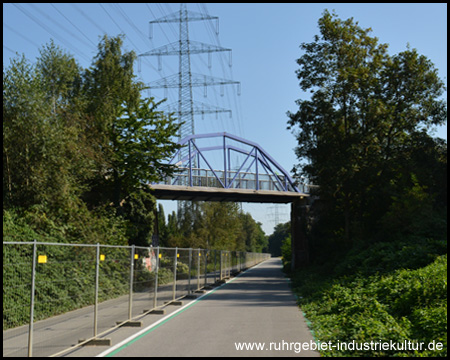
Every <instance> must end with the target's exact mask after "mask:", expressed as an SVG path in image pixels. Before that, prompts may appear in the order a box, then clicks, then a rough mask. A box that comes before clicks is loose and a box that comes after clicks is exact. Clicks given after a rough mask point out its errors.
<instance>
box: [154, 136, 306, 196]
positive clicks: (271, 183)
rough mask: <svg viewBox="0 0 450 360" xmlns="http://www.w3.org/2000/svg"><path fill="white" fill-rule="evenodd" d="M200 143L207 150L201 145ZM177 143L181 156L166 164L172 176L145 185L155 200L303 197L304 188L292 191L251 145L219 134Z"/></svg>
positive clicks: (292, 185) (264, 155)
mask: <svg viewBox="0 0 450 360" xmlns="http://www.w3.org/2000/svg"><path fill="white" fill-rule="evenodd" d="M206 139H208V143H207V144H206V145H207V146H205V144H203V145H202V144H201V143H202V142H204V141H205V140H206ZM178 143H179V144H180V145H182V146H183V152H182V151H181V149H180V150H179V151H178V152H177V153H176V154H175V155H174V156H173V158H172V159H171V160H170V162H169V164H173V165H175V166H176V167H177V171H176V173H175V174H174V175H173V176H171V177H166V178H165V179H164V180H163V181H162V182H160V183H157V184H151V188H152V189H153V193H154V195H155V196H156V197H157V198H159V199H163V200H164V199H167V200H168V199H170V200H199V201H238V202H261V203H290V202H294V201H295V199H298V198H300V199H303V198H305V197H308V196H309V187H308V186H307V185H306V184H301V185H300V188H299V187H297V186H296V184H295V183H294V181H293V179H292V178H291V176H290V175H289V173H288V172H287V171H286V170H284V169H283V167H282V166H281V165H280V164H278V163H277V162H276V161H275V159H273V158H272V157H271V156H270V155H269V154H268V153H267V152H266V151H264V149H262V147H261V146H259V145H258V144H256V143H255V142H252V141H249V140H246V139H243V138H241V137H238V136H235V135H231V134H229V133H226V132H221V133H211V134H197V135H190V136H187V137H185V138H184V139H181V140H180V141H179V142H178ZM186 148H187V151H186ZM181 154H184V155H183V157H182V155H181Z"/></svg>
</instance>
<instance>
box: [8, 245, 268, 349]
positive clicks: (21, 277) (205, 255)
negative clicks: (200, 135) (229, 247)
mask: <svg viewBox="0 0 450 360" xmlns="http://www.w3.org/2000/svg"><path fill="white" fill-rule="evenodd" d="M268 257H270V255H269V254H259V255H258V254H252V253H241V252H235V251H233V252H231V251H223V250H222V251H220V250H205V249H178V248H163V247H158V248H153V247H135V246H108V245H99V244H97V245H93V244H90V245H88V244H62V243H42V242H34V243H30V242H3V356H4V357H5V356H21V357H24V356H50V355H55V354H58V353H63V352H64V351H65V350H68V349H70V348H72V346H73V345H74V344H77V343H78V342H79V341H80V340H83V339H85V340H89V339H93V338H95V337H97V336H100V335H101V334H102V333H105V332H108V331H111V329H112V328H113V327H114V326H116V325H117V324H123V323H124V322H127V321H130V320H132V319H136V318H139V317H140V316H142V314H143V313H144V312H148V311H150V310H152V309H155V308H157V307H162V306H164V305H166V304H168V303H171V302H173V301H174V300H177V299H180V298H182V297H184V296H186V295H190V294H192V293H195V292H196V291H198V290H200V289H202V288H205V287H207V286H208V285H213V284H214V283H216V282H217V281H218V280H221V279H224V278H227V277H229V276H231V274H233V273H234V274H235V273H238V272H239V271H242V270H244V269H246V268H248V267H250V266H253V265H255V264H256V263H258V262H261V261H263V260H265V259H266V258H268ZM49 339H51V342H49Z"/></svg>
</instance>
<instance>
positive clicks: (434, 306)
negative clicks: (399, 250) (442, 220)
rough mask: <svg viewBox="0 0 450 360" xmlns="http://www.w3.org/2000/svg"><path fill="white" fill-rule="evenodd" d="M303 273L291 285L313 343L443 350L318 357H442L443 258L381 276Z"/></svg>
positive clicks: (332, 352) (444, 336) (331, 353)
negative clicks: (422, 345) (406, 344)
mask: <svg viewBox="0 0 450 360" xmlns="http://www.w3.org/2000/svg"><path fill="white" fill-rule="evenodd" d="M309 272H311V270H309ZM307 273H308V271H307V270H302V271H299V272H297V273H296V274H295V277H293V285H294V291H295V292H296V293H297V295H298V297H299V305H300V306H301V308H302V310H303V311H304V312H305V313H306V316H307V318H308V319H309V320H310V321H311V323H312V324H313V325H312V326H313V330H314V332H315V334H316V338H317V340H320V341H325V342H328V341H331V342H332V343H335V344H336V343H337V342H338V341H340V342H351V341H355V342H361V343H362V342H366V343H367V342H371V341H373V342H379V341H387V342H389V341H393V342H394V343H403V342H404V341H411V342H417V343H420V342H424V343H425V344H426V345H427V344H428V343H430V342H432V341H435V342H440V343H442V344H443V349H442V350H441V351H437V350H434V351H431V350H425V351H415V350H411V351H390V350H379V351H375V352H374V351H372V350H370V349H369V350H358V351H356V350H355V351H351V350H342V351H339V352H337V351H336V350H327V351H322V352H321V355H323V356H446V354H447V255H443V256H440V257H438V258H436V260H435V261H434V262H433V263H431V264H429V265H427V266H425V267H423V268H419V269H415V270H408V269H400V270H396V271H393V272H391V273H388V274H384V275H380V274H375V275H372V276H362V275H361V274H359V275H358V274H356V275H353V276H336V277H335V278H334V279H332V280H330V277H329V275H323V274H319V273H318V272H316V273H314V274H312V273H310V274H309V276H307V275H306V274H307Z"/></svg>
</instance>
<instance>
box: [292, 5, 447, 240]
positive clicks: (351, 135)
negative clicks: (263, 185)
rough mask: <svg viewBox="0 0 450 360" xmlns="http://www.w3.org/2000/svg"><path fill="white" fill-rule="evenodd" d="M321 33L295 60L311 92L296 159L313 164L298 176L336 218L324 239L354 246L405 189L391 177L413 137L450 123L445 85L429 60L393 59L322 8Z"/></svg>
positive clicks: (412, 54)
mask: <svg viewBox="0 0 450 360" xmlns="http://www.w3.org/2000/svg"><path fill="white" fill-rule="evenodd" d="M319 29H320V33H321V36H315V38H314V41H313V42H312V43H303V44H302V45H301V46H300V48H301V49H302V50H304V51H305V53H304V54H303V55H302V56H301V57H300V58H299V59H298V60H297V63H298V65H299V66H300V69H299V70H297V72H296V74H297V77H298V79H299V80H300V88H301V89H302V90H303V91H305V92H306V91H308V92H310V93H311V94H312V95H311V98H310V99H308V100H302V99H300V100H297V105H298V106H299V110H298V111H297V112H296V113H288V116H289V118H290V120H289V121H288V124H289V128H291V129H295V128H297V127H298V131H297V132H296V137H297V140H298V147H297V148H296V155H297V157H298V158H299V159H307V160H308V165H306V166H301V165H299V166H297V167H296V168H295V171H296V172H297V173H303V174H304V175H306V176H307V177H309V178H310V179H311V181H312V182H313V183H315V184H317V185H319V195H320V197H321V200H322V201H323V202H324V203H325V204H327V205H328V206H327V207H326V209H327V211H328V215H329V218H331V219H332V221H334V223H329V224H325V227H327V228H328V234H327V235H329V236H332V237H341V238H343V239H345V241H346V243H347V244H348V245H351V244H352V240H353V239H354V238H362V237H364V236H365V235H368V234H371V233H372V231H374V229H376V227H377V225H378V220H379V219H380V217H382V216H383V214H384V213H386V211H387V209H388V208H389V206H390V203H391V196H392V192H393V191H399V190H400V189H398V188H397V189H396V188H395V186H393V182H392V180H393V177H394V175H395V174H396V173H398V172H399V171H400V169H402V168H403V166H404V164H405V162H409V161H407V160H408V159H406V158H405V157H407V155H408V154H407V152H406V151H405V149H406V145H407V144H408V142H409V143H411V142H410V140H411V138H412V137H413V136H415V134H417V133H418V132H422V130H423V129H428V128H430V127H432V126H433V125H439V124H443V123H444V122H445V121H446V111H447V110H446V103H445V102H444V101H443V100H441V99H439V97H440V96H441V95H442V93H443V90H444V84H443V82H442V81H441V80H440V79H439V77H438V74H437V70H436V69H435V68H434V66H433V64H432V63H431V62H430V61H429V60H428V59H427V58H426V57H425V56H423V55H419V54H418V53H417V51H416V50H414V49H413V50H410V49H407V50H406V51H404V52H401V53H399V54H397V55H393V56H390V55H389V54H388V52H387V48H388V46H387V45H386V44H379V43H378V39H377V38H376V37H370V36H369V33H370V32H371V29H362V28H361V27H359V26H358V23H354V21H353V19H348V20H345V21H343V20H340V19H339V18H338V17H337V15H336V14H330V13H329V12H328V11H325V12H324V14H323V16H322V17H321V18H320V19H319Z"/></svg>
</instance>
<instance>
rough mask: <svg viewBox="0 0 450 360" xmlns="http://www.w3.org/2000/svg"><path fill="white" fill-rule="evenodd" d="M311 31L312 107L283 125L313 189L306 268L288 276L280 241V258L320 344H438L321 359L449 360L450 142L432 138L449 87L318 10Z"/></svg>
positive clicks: (306, 78)
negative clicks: (424, 359)
mask: <svg viewBox="0 0 450 360" xmlns="http://www.w3.org/2000/svg"><path fill="white" fill-rule="evenodd" d="M318 24H319V29H320V35H318V36H316V37H315V38H314V40H313V42H311V43H303V44H302V45H301V46H300V49H301V50H302V55H301V57H300V58H299V59H298V60H297V63H298V65H299V69H298V71H297V77H298V79H299V81H300V87H301V89H302V90H303V91H304V92H305V93H306V92H307V93H308V94H309V96H310V98H309V99H305V98H304V97H303V98H302V99H300V100H298V101H297V105H298V106H299V110H298V111H297V112H295V113H289V114H288V115H289V122H288V123H289V127H290V128H291V129H292V131H293V133H294V135H295V136H296V138H297V140H298V147H297V148H296V154H297V156H298V159H299V160H301V163H300V164H299V165H297V166H296V167H295V171H296V173H297V175H299V176H300V175H302V176H305V177H307V178H308V179H309V180H310V182H311V183H313V184H315V185H318V189H317V191H316V192H315V193H314V194H313V195H315V196H317V198H316V200H315V201H314V202H313V203H312V205H310V207H309V211H308V222H307V225H306V227H305V229H304V231H305V232H306V234H307V236H308V240H309V244H308V246H309V252H310V263H309V264H301V268H300V269H297V270H294V271H291V266H290V246H289V244H290V241H291V239H290V237H289V236H288V234H287V233H286V232H284V240H283V241H282V246H281V247H280V248H279V249H280V250H279V251H280V252H281V251H282V255H283V261H284V264H285V269H286V271H287V272H288V274H289V275H288V276H289V277H290V278H291V280H292V287H293V290H294V292H295V293H296V294H297V296H298V304H299V306H300V308H301V309H302V311H304V313H305V314H306V317H307V318H308V319H309V321H310V322H311V329H312V331H313V332H314V335H315V338H316V340H320V341H321V342H328V341H331V342H332V343H333V344H337V343H338V342H340V343H343V342H347V343H349V342H352V341H354V342H356V343H360V344H361V343H370V342H371V341H372V342H376V343H378V342H388V343H389V342H391V341H392V342H394V343H399V344H403V343H404V342H405V341H410V342H411V343H421V342H423V343H424V344H425V345H426V346H428V344H429V343H434V344H437V343H440V344H441V345H440V346H435V347H434V348H432V349H424V350H423V351H418V350H414V348H412V349H411V350H399V349H392V350H389V349H387V350H386V349H381V350H375V351H374V350H371V349H369V350H367V349H362V350H342V351H337V350H333V349H332V350H324V351H322V352H321V355H323V356H447V142H446V141H445V140H443V139H439V138H433V137H432V131H431V130H432V128H433V126H435V125H441V124H445V123H446V121H447V104H446V101H445V100H444V99H443V98H442V95H443V94H444V90H445V87H444V83H443V82H442V80H441V79H440V78H439V76H438V71H437V69H435V68H434V66H433V64H432V62H431V61H430V60H429V59H427V58H426V57H425V56H424V55H420V54H419V53H418V52H417V50H415V49H410V48H407V49H406V50H405V51H403V52H401V53H399V54H393V55H391V54H389V53H388V45H387V44H381V43H379V42H378V39H377V38H376V37H371V36H370V35H369V34H370V32H371V29H363V28H361V27H360V26H359V25H358V23H357V22H355V21H354V20H353V19H348V20H341V19H339V18H338V16H337V15H336V14H332V13H330V12H328V11H325V12H324V14H323V16H322V18H320V19H319V22H318ZM305 160H306V161H305ZM305 164H306V165H305ZM282 230H283V226H279V228H277V229H276V232H275V234H277V233H278V235H280V234H283V231H282ZM271 239H272V237H270V238H269V240H271ZM278 242H279V239H278Z"/></svg>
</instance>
